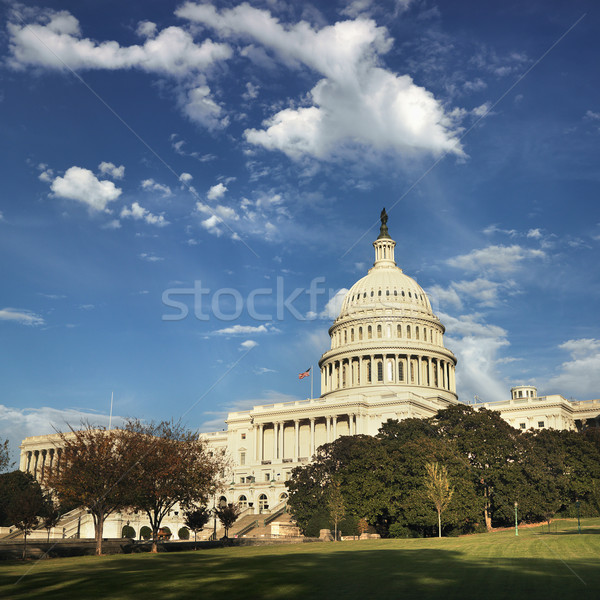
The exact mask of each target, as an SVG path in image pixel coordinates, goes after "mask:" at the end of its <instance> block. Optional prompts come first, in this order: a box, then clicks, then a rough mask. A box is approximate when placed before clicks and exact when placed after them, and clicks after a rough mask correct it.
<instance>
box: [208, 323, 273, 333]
mask: <svg viewBox="0 0 600 600" xmlns="http://www.w3.org/2000/svg"><path fill="white" fill-rule="evenodd" d="M269 331H278V330H277V329H276V328H274V327H272V328H268V327H267V326H266V325H257V326H256V327H254V326H252V325H232V326H231V327H225V328H224V329H218V330H217V331H215V332H214V333H215V335H249V334H255V333H269Z"/></svg>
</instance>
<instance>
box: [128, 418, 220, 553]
mask: <svg viewBox="0 0 600 600" xmlns="http://www.w3.org/2000/svg"><path fill="white" fill-rule="evenodd" d="M122 435H123V436H124V437H125V438H126V439H128V440H129V442H130V443H131V452H132V457H133V459H134V460H135V463H136V466H135V469H134V470H133V481H132V484H131V496H130V497H131V500H130V502H131V505H132V506H133V507H134V508H136V509H138V510H142V511H144V512H145V513H146V514H147V515H148V519H149V520H150V527H151V529H152V552H158V530H159V529H160V524H161V522H162V520H163V518H164V517H165V516H166V515H167V514H168V513H169V511H171V510H172V509H173V507H174V506H175V505H176V504H179V505H180V506H181V507H182V508H184V509H185V508H186V507H191V506H194V505H197V504H204V503H206V501H207V500H208V497H209V496H210V495H211V494H213V492H215V491H216V490H217V488H218V487H219V485H220V483H221V482H220V476H221V472H222V470H223V468H224V461H223V459H222V457H221V456H211V455H210V454H209V453H208V450H207V447H206V443H205V442H204V441H202V440H199V439H198V435H197V434H196V433H193V432H191V431H188V430H186V429H185V428H184V427H183V426H182V425H181V424H180V423H173V422H171V421H162V422H160V423H157V424H155V423H150V424H148V425H146V424H143V423H141V422H140V421H137V420H132V421H130V422H129V423H127V425H126V427H125V430H124V431H123V432H122Z"/></svg>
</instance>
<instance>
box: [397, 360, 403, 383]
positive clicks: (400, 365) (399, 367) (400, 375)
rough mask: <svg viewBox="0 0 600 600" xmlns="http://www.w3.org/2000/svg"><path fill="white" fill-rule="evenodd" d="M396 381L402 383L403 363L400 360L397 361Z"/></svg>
mask: <svg viewBox="0 0 600 600" xmlns="http://www.w3.org/2000/svg"><path fill="white" fill-rule="evenodd" d="M398 381H404V363H403V362H402V361H401V360H399V361H398Z"/></svg>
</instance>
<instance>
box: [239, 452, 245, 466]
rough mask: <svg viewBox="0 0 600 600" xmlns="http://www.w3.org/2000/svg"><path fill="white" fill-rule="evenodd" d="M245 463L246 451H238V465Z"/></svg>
mask: <svg viewBox="0 0 600 600" xmlns="http://www.w3.org/2000/svg"><path fill="white" fill-rule="evenodd" d="M245 464H246V453H245V452H240V465H241V466H242V467H243V466H244V465H245Z"/></svg>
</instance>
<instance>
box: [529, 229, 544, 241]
mask: <svg viewBox="0 0 600 600" xmlns="http://www.w3.org/2000/svg"><path fill="white" fill-rule="evenodd" d="M527 237H528V238H532V239H534V240H539V239H540V238H541V237H542V232H541V231H540V230H539V229H537V228H536V229H530V230H529V231H528V232H527Z"/></svg>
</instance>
